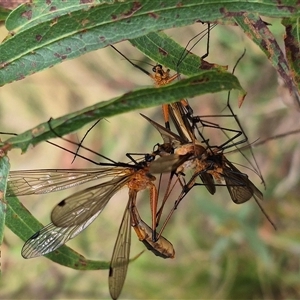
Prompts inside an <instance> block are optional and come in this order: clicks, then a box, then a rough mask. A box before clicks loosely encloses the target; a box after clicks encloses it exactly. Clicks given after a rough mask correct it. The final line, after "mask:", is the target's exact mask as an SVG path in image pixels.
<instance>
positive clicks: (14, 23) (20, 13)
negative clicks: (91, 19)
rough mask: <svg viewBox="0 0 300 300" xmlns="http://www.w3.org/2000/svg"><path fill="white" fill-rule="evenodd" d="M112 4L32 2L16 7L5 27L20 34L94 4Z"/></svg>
mask: <svg viewBox="0 0 300 300" xmlns="http://www.w3.org/2000/svg"><path fill="white" fill-rule="evenodd" d="M104 3H107V4H112V3H114V0H93V1H86V2H85V1H77V0H74V1H61V0H51V1H49V2H48V1H40V0H32V1H31V2H30V3H24V4H23V5H20V6H18V7H17V8H16V9H15V10H14V11H13V12H12V13H11V14H10V16H9V18H8V19H7V21H6V23H5V25H6V28H7V30H9V31H14V32H15V33H16V32H20V31H24V30H26V29H28V28H30V27H33V26H35V25H38V24H40V23H42V22H46V21H50V20H55V18H58V17H61V16H63V15H65V14H66V13H68V14H69V13H72V12H74V11H78V10H83V9H85V10H87V9H89V7H91V6H92V5H95V4H104Z"/></svg>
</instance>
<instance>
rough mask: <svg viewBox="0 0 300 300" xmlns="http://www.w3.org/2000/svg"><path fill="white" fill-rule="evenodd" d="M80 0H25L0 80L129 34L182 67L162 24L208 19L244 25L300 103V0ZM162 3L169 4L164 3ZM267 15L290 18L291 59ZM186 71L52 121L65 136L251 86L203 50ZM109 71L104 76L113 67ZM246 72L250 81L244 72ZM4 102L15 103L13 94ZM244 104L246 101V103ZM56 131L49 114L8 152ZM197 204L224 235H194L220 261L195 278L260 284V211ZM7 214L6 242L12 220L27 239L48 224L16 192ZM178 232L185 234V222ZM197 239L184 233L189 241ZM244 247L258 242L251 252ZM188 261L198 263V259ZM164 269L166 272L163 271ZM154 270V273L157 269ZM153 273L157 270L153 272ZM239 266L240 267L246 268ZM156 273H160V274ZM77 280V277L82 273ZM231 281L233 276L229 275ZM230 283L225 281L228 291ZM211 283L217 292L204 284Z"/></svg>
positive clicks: (70, 256)
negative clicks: (239, 252)
mask: <svg viewBox="0 0 300 300" xmlns="http://www.w3.org/2000/svg"><path fill="white" fill-rule="evenodd" d="M81 2H84V1H78V2H76V3H75V1H69V2H64V1H51V4H50V5H49V4H47V2H46V1H45V2H42V1H33V2H32V3H30V4H29V3H26V4H24V5H21V6H20V7H18V8H17V9H15V10H14V11H12V12H11V13H10V14H9V15H8V17H7V18H6V23H5V26H6V28H7V30H8V31H9V32H8V34H7V36H6V38H5V40H4V41H3V42H2V44H1V45H0V85H1V86H4V85H8V84H10V83H11V82H13V81H16V80H23V79H24V78H25V77H27V76H29V75H31V74H34V73H37V72H40V71H42V70H44V69H47V68H50V67H52V66H54V65H56V64H59V63H61V62H65V61H67V60H69V59H73V58H78V57H79V56H82V55H83V54H85V53H88V52H90V51H94V50H98V49H101V48H104V47H107V46H108V45H110V44H116V43H118V42H120V41H123V40H129V41H130V43H131V44H132V45H133V46H134V47H136V48H137V49H139V51H141V52H142V53H144V54H145V55H146V56H147V57H149V58H150V59H152V60H153V61H155V62H159V63H161V64H163V65H164V66H166V67H169V68H172V69H173V70H177V68H178V66H177V62H178V59H179V58H180V57H181V55H182V53H183V51H184V48H183V47H182V46H180V45H179V44H178V43H176V42H175V41H174V40H173V39H171V38H170V37H169V36H168V35H167V34H165V33H163V32H159V31H160V30H165V29H168V28H175V27H182V26H186V25H190V24H194V23H195V22H200V21H201V22H211V23H217V24H221V25H226V26H232V25H237V26H238V27H240V28H241V29H242V30H243V31H244V33H245V34H246V35H247V36H249V37H250V39H251V40H252V41H253V42H254V43H255V44H256V45H258V47H259V48H260V50H262V52H263V53H264V55H266V56H267V58H268V59H269V61H270V62H271V64H272V65H273V67H274V68H275V69H276V71H277V72H278V74H279V75H280V76H281V78H282V79H283V81H284V83H285V85H286V86H287V89H288V91H289V92H292V93H293V95H294V98H295V99H296V101H297V100H298V101H299V90H300V83H299V78H300V66H299V61H300V57H299V55H300V54H299V53H300V52H299V40H300V36H299V32H300V30H299V16H300V8H299V6H297V1H291V0H290V1H278V3H277V2H275V1H259V2H258V1H213V0H211V1H205V2H203V3H201V2H200V1H198V0H188V1H182V2H181V3H180V4H178V1H175V0H174V1H173V0H170V1H151V0H140V1H122V2H121V1H120V2H119V1H109V0H108V1H100V0H99V1H93V2H91V3H88V4H84V3H81ZM162 3H163V5H161V4H162ZM265 17H271V18H280V19H282V24H283V25H284V26H285V29H286V32H285V34H286V36H285V40H284V43H285V44H284V46H285V50H286V54H287V60H286V59H285V57H284V55H283V53H282V51H281V49H280V47H279V45H278V43H279V41H278V37H275V36H273V34H272V32H271V31H270V30H269V25H268V24H267V23H266V22H264V21H263V20H262V19H261V18H265ZM221 64H222V65H225V64H227V61H224V62H223V61H221ZM199 66H200V68H199ZM180 73H181V74H184V75H187V76H189V77H188V78H187V79H183V80H182V81H178V82H176V83H175V84H172V85H169V86H166V87H162V88H147V89H137V90H134V91H130V92H126V93H125V94H123V95H121V96H118V97H115V98H113V99H110V100H107V101H101V102H98V103H96V104H93V105H87V106H86V107H84V108H80V109H78V110H77V111H73V109H72V111H73V112H71V113H70V112H67V113H65V114H64V115H63V116H61V117H59V118H54V119H53V120H51V127H52V128H53V129H55V131H56V132H57V133H58V134H61V135H64V134H68V133H71V132H73V131H75V130H78V129H79V128H81V127H83V126H84V125H86V124H88V123H90V122H91V121H93V120H96V119H98V118H107V117H112V116H114V115H118V114H122V113H124V112H129V111H131V110H139V109H143V108H148V107H152V106H153V107H154V106H158V105H160V104H162V103H170V102H172V101H175V100H178V99H181V98H190V97H194V96H197V95H203V94H209V93H216V92H220V91H222V90H223V91H228V90H232V89H236V90H238V91H239V92H240V99H242V98H243V95H244V89H243V88H242V86H241V84H240V82H239V80H238V79H237V77H236V76H234V75H232V74H231V73H230V72H228V71H226V69H225V68H224V67H221V66H219V65H216V64H208V63H207V62H205V61H203V60H202V59H201V57H199V56H197V55H194V54H189V55H187V56H186V58H185V59H184V60H183V62H182V64H180ZM98 75H99V74H98ZM102 75H103V80H104V79H105V78H104V77H105V74H104V72H103V73H102ZM29 78H30V77H29ZM239 79H240V80H243V79H242V77H239ZM2 100H3V101H9V100H7V99H2ZM39 101H42V99H40V100H39ZM245 101H246V102H247V101H248V99H247V98H246V100H245ZM239 102H241V100H240V101H239ZM245 105H247V104H246V103H245ZM53 137H54V135H53V131H51V130H50V129H49V124H48V122H45V121H44V122H42V123H40V124H39V125H35V126H33V127H32V129H30V130H24V132H23V133H21V134H19V135H18V136H16V137H12V138H9V139H7V140H6V141H4V142H2V143H1V145H2V146H3V149H4V150H8V149H9V150H10V149H13V148H20V149H21V150H22V151H23V152H25V151H27V150H28V147H29V146H30V145H37V144H38V143H40V142H43V141H46V140H48V139H50V138H53ZM125 151H126V150H125ZM1 162H2V165H3V168H2V170H3V172H4V173H3V175H2V179H5V178H6V177H7V174H8V171H9V168H8V167H7V159H6V157H3V158H1ZM1 191H4V192H5V189H4V188H1ZM197 205H198V206H199V209H200V210H201V211H203V212H204V213H207V215H210V216H212V220H213V221H211V222H212V223H214V225H211V226H213V227H214V228H217V230H219V233H217V234H216V235H218V241H217V242H216V243H215V244H212V242H211V241H210V240H209V238H210V236H206V237H203V236H201V237H202V239H200V238H199V237H197V236H194V237H190V238H191V239H192V238H193V239H194V240H195V241H194V243H195V244H197V247H204V248H212V254H211V255H212V260H213V263H212V265H211V266H210V265H206V267H207V268H215V269H214V271H213V272H211V273H209V272H208V271H206V272H202V273H201V272H198V273H197V271H195V270H194V271H193V272H192V273H193V274H194V276H196V280H195V281H194V282H202V281H203V282H207V280H209V279H208V278H210V277H214V278H210V279H211V282H213V283H214V284H215V285H216V286H219V287H220V289H218V291H217V292H216V295H218V293H219V295H221V296H224V295H226V286H227V295H228V294H230V291H229V290H228V286H229V285H230V276H229V275H226V272H229V273H230V272H231V273H232V274H233V273H236V274H237V275H236V277H235V278H237V279H238V280H237V284H236V285H235V287H239V285H240V286H243V287H244V286H245V284H244V283H242V281H246V282H247V280H249V281H251V282H252V283H253V282H254V281H255V280H257V277H255V278H256V279H255V280H252V279H251V278H247V276H248V274H251V273H253V269H255V268H258V270H256V271H257V272H258V273H260V276H263V275H265V273H266V270H268V268H269V267H270V266H271V265H272V262H273V260H272V258H271V257H270V249H269V248H268V247H267V245H266V243H264V242H262V240H261V237H260V236H259V234H258V230H259V229H261V227H260V225H259V224H260V222H259V221H257V220H253V216H252V215H251V210H250V209H249V208H248V207H247V208H242V209H241V210H240V211H239V212H237V211H234V212H232V211H230V210H229V211H226V210H224V208H223V207H222V206H218V205H217V204H214V203H213V202H208V203H207V199H205V202H204V201H199V203H198V204H197ZM220 207H221V208H220ZM0 220H1V221H0V242H1V240H2V239H1V236H2V235H3V231H4V220H5V222H6V226H7V227H8V228H10V229H11V230H12V231H13V232H14V233H15V234H16V235H18V236H19V237H20V238H21V239H23V240H26V239H27V238H28V237H29V236H30V235H32V234H33V233H34V232H35V231H37V230H38V229H39V228H40V227H41V224H39V222H37V221H36V220H35V219H34V217H33V216H32V215H31V214H30V212H29V211H27V209H26V208H25V207H24V206H23V205H22V204H21V203H20V202H19V201H18V200H17V199H15V198H9V199H7V203H5V202H3V201H0ZM245 220H246V221H245ZM190 221H191V222H190V223H191V225H189V224H188V225H187V226H198V228H199V227H201V228H206V227H208V228H207V230H208V232H212V231H211V229H210V228H209V225H207V224H206V225H205V224H201V223H200V222H199V221H197V218H196V217H195V216H194V217H193V218H191V220H190ZM206 221H207V219H206ZM247 221H248V222H247ZM228 224H229V225H230V226H228ZM229 227H231V230H230V233H229V232H227V230H229V229H228V228H229ZM175 228H176V226H175ZM261 230H263V229H261ZM178 231H179V233H180V230H178ZM193 232H194V231H193ZM220 232H221V234H220ZM179 233H178V234H179ZM194 234H195V233H194ZM187 235H189V234H187ZM190 235H193V233H190ZM188 238H189V237H185V238H184V239H188ZM272 242H273V243H276V242H278V243H280V242H281V240H278V241H276V239H272ZM203 244H205V245H203ZM245 245H249V246H250V248H251V249H252V252H251V251H250V250H249V249H247V246H245ZM181 247H182V248H184V247H183V246H181ZM181 247H179V248H181ZM235 247H242V248H244V251H245V256H244V257H242V256H240V257H238V258H237V259H236V261H235V260H234V259H232V257H231V255H232V254H233V255H234V253H235V250H234V248H235ZM282 247H285V248H286V249H287V251H286V253H288V252H289V251H293V245H290V246H288V245H285V246H282ZM296 247H298V244H297V245H296ZM179 252H180V249H179ZM253 253H254V254H255V255H254V254H253ZM286 253H280V252H278V251H275V252H273V253H272V254H273V255H274V256H275V257H280V258H281V263H282V265H284V264H285V262H284V261H285V260H286V259H287V254H286ZM198 255H199V254H196V259H200V260H201V259H202V258H201V257H200V256H198ZM253 255H254V256H255V259H256V260H257V263H253V265H252V264H248V265H247V266H248V268H249V269H251V271H249V272H247V271H246V270H243V267H242V266H243V265H244V264H246V263H245V262H244V260H247V259H248V258H249V257H251V256H253ZM47 257H49V258H50V259H51V260H53V261H56V262H58V263H60V264H62V265H67V266H69V267H71V268H74V269H84V270H94V269H100V268H107V263H105V262H101V261H93V260H88V259H85V258H84V257H82V256H81V255H80V254H78V253H77V252H75V251H73V250H72V249H70V248H68V247H66V246H64V247H62V248H60V250H59V251H58V252H57V253H55V254H50V255H48V256H47ZM2 259H5V257H4V258H2ZM220 261H222V264H221V265H219V262H220ZM247 261H249V260H247ZM252 261H253V260H252ZM163 263H164V262H163ZM189 263H190V264H195V262H189ZM141 264H142V266H143V264H145V263H144V261H143V258H142V261H141ZM161 264H162V263H161ZM178 264H182V271H181V272H186V271H187V270H189V265H188V264H186V265H185V264H184V262H183V261H180V259H179V261H178ZM204 264H205V262H204ZM168 266H169V267H170V272H171V273H172V271H171V270H172V268H173V269H174V268H175V267H174V266H170V265H168ZM144 267H145V268H146V267H147V265H146V264H145V266H144ZM144 267H142V269H143V268H144ZM160 268H161V265H160ZM160 268H159V269H158V270H157V272H158V273H159V272H160ZM259 268H260V269H259ZM278 268H279V267H278ZM166 269H167V268H166ZM228 270H230V271H228ZM152 271H154V272H155V270H152ZM152 271H151V270H150V271H149V273H150V272H152ZM176 272H178V269H176ZM278 272H279V269H276V268H274V267H273V269H272V272H271V276H270V279H269V280H266V279H264V280H261V281H258V282H257V283H256V284H257V285H256V286H255V288H253V290H249V291H248V293H251V294H252V295H253V297H254V296H257V295H259V296H261V295H262V294H264V295H266V298H267V296H274V294H273V291H274V290H275V288H276V282H277V281H276V280H277V277H278V276H279V274H278ZM145 273H146V272H145ZM212 274H214V275H212ZM239 274H241V275H240V276H239ZM292 274H294V273H292ZM144 275H146V274H144ZM144 275H141V276H144ZM251 275H253V274H251ZM291 276H292V275H291ZM150 277H151V278H152V276H150ZM222 278H225V279H224V282H222ZM74 280H75V281H76V279H74ZM205 280H206V281H205ZM226 280H228V282H229V283H228V282H225V281H226ZM282 280H286V281H287V284H292V282H293V278H286V279H282ZM149 281H151V279H150V280H149ZM220 281H221V284H220ZM201 285H202V284H201ZM260 285H262V286H260ZM221 287H222V288H223V290H222V291H221ZM145 290H148V291H150V290H151V282H147V283H146V285H145ZM212 290H213V289H212ZM241 290H242V289H241ZM203 291H205V292H206V293H210V291H208V288H207V286H206V287H205V284H204V283H203ZM262 291H263V292H262ZM295 294H297V293H295ZM178 295H180V294H178ZM191 295H192V293H191ZM209 295H210V296H209ZM211 295H212V294H207V295H205V294H204V297H211ZM184 296H185V294H181V297H184ZM201 296H202V295H201ZM231 296H232V297H233V298H234V297H235V298H242V297H243V293H242V291H239V290H238V288H236V289H235V290H234V291H233V292H232V294H231ZM137 297H138V296H137Z"/></svg>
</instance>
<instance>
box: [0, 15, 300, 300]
mask: <svg viewBox="0 0 300 300" xmlns="http://www.w3.org/2000/svg"><path fill="white" fill-rule="evenodd" d="M267 21H268V22H270V23H271V24H272V26H270V29H271V30H272V32H273V33H274V34H275V36H276V37H277V38H278V41H280V43H282V37H283V33H284V32H283V27H282V26H281V25H280V23H279V21H275V20H267ZM202 29H203V27H202V25H199V24H197V25H194V26H190V27H185V28H179V29H172V30H168V31H167V33H168V34H169V35H170V36H171V37H173V38H174V39H175V40H176V41H178V42H179V43H180V44H181V45H183V46H184V45H186V43H187V42H188V40H189V39H191V38H192V37H193V36H194V35H195V34H197V33H198V32H200V31H201V30H202ZM5 34H6V32H5V29H4V28H3V27H2V28H1V37H3V38H4V37H5ZM116 46H117V47H118V49H120V50H121V51H122V52H123V53H124V54H125V55H126V56H127V57H129V58H131V59H135V60H140V61H147V60H146V58H145V57H143V55H141V54H140V53H139V52H138V51H137V50H136V49H134V47H132V46H131V45H130V44H129V43H128V42H123V43H120V44H118V45H116ZM205 47H206V41H202V42H201V43H199V44H198V45H197V47H196V48H194V49H193V52H194V53H195V54H197V55H199V56H201V55H203V54H204V53H205V50H204V49H205ZM244 48H245V49H246V56H245V57H244V58H243V60H242V61H241V62H240V64H239V66H238V68H237V70H236V75H237V77H238V78H239V79H240V82H241V84H242V86H243V87H244V89H245V90H246V91H247V92H248V95H247V97H246V99H245V102H244V104H243V106H242V108H240V109H238V107H237V95H234V94H232V95H231V105H232V107H233V108H234V110H235V112H236V113H237V114H238V116H239V119H240V121H241V123H242V125H243V128H244V130H245V131H246V133H247V135H248V137H249V141H250V142H254V141H256V140H257V139H260V140H263V139H265V138H267V137H270V136H273V135H275V134H277V133H284V132H287V131H288V130H292V129H296V128H300V121H299V115H298V111H297V109H296V108H294V106H293V105H292V99H290V97H289V93H288V91H287V90H286V89H285V87H284V85H283V84H282V82H281V81H280V79H278V77H277V74H276V71H275V70H274V69H273V67H272V66H271V65H270V63H269V62H268V60H267V58H266V57H265V56H264V55H263V54H262V53H261V51H260V50H259V49H258V47H256V45H254V43H252V41H251V40H249V39H248V38H247V37H246V36H245V35H244V34H243V32H241V30H239V29H238V28H233V27H225V26H217V27H216V28H215V29H214V30H213V31H212V32H211V39H210V54H209V56H208V58H207V60H208V61H209V62H214V63H218V64H220V65H228V66H229V70H231V69H232V67H233V66H234V64H235V62H236V61H237V59H238V58H239V57H240V55H241V54H242V52H243V50H244ZM152 63H153V62H152ZM154 63H155V62H154ZM143 66H144V67H145V68H148V70H149V71H151V67H148V66H147V65H143ZM152 84H153V83H152V82H151V80H150V78H148V77H147V76H146V75H144V74H142V73H141V72H140V71H139V70H136V69H134V68H133V67H132V66H131V65H129V63H128V62H126V61H125V60H123V59H122V58H121V57H120V56H119V55H118V54H116V53H115V52H114V51H113V50H112V49H110V48H107V49H103V50H99V51H96V52H93V53H89V54H87V55H84V56H82V57H80V58H78V59H75V60H72V61H67V62H64V63H63V64H61V65H58V66H55V67H53V68H51V69H48V70H45V71H42V72H41V73H39V74H34V75H32V76H30V77H27V78H26V79H24V80H22V81H18V82H14V83H12V84H9V85H7V86H4V87H2V88H1V98H2V99H1V102H0V122H1V123H0V125H1V127H0V128H1V131H2V132H15V133H21V132H23V131H25V130H27V129H30V128H33V127H34V126H36V125H37V124H39V123H42V122H45V121H47V120H48V119H49V118H50V117H53V118H56V117H59V116H62V115H64V114H66V113H70V112H72V111H76V110H79V109H82V108H84V107H86V106H88V105H92V104H94V103H96V102H99V101H102V100H108V99H111V98H113V97H115V96H117V95H121V94H123V93H125V92H127V91H130V90H132V89H135V88H141V87H145V86H150V85H152ZM226 98H227V94H226V93H219V94H210V95H206V96H203V97H199V98H195V99H189V102H190V104H191V106H192V107H193V109H194V112H195V115H209V114H219V113H221V112H222V110H223V108H224V107H225V105H226ZM140 112H141V113H143V114H145V115H147V116H149V117H151V118H153V119H154V120H156V121H158V122H160V123H162V117H161V111H160V108H153V109H147V110H143V111H136V112H132V113H128V114H124V115H119V116H117V117H114V118H110V119H107V120H104V121H102V122H100V124H99V125H98V126H97V127H96V129H94V130H92V132H91V133H90V134H89V135H88V137H87V138H86V140H85V146H87V147H89V148H91V149H93V150H95V151H99V152H101V153H102V154H104V155H107V156H109V157H110V158H112V159H114V160H116V161H126V158H125V153H127V152H149V151H151V150H152V147H153V145H154V144H155V143H158V142H161V138H160V136H159V134H158V133H157V132H156V131H155V130H154V129H153V128H151V127H150V125H149V124H148V123H147V122H146V121H145V120H144V119H143V118H142V117H140V116H139V113H140ZM223 113H224V112H223ZM227 119H228V118H226V119H225V118H222V120H220V119H215V120H214V122H217V123H220V122H225V123H222V124H224V125H225V124H226V122H227V121H228V120H227ZM210 120H211V119H210ZM228 122H230V121H228ZM232 124H233V125H234V123H232V122H231V125H229V126H232ZM87 129H88V126H87V127H85V128H83V129H82V130H81V131H79V132H77V133H76V134H73V135H70V136H69V137H68V138H70V139H73V140H74V141H78V140H80V139H81V138H82V137H83V135H84V133H85V131H86V130H87ZM133 137H134V138H133ZM210 138H211V139H213V138H214V137H210ZM2 139H4V140H5V139H6V136H3V135H2ZM298 139H299V136H298V135H293V136H286V137H285V138H284V139H281V140H278V141H271V142H268V143H265V144H263V145H261V146H259V147H256V148H254V152H255V157H256V159H257V161H258V164H259V166H260V170H261V172H262V174H263V176H264V179H265V181H266V184H267V188H266V190H265V191H263V189H264V187H263V185H261V184H260V179H259V178H258V177H257V176H256V175H255V174H254V173H253V172H251V171H250V170H246V171H245V169H242V168H240V167H238V168H240V169H241V171H243V172H247V173H248V174H249V176H250V179H251V180H252V181H253V182H254V183H255V184H256V186H257V187H258V188H259V189H261V190H262V191H263V192H264V198H265V200H264V203H263V207H264V209H265V210H266V212H267V214H268V215H269V216H270V217H271V218H272V220H273V221H274V222H275V223H276V225H277V227H278V229H277V231H275V230H274V229H273V228H272V227H271V225H270V224H269V223H268V222H267V220H266V218H265V217H264V216H263V214H262V213H261V211H260V209H259V208H258V206H257V205H256V204H255V202H254V201H249V202H248V203H245V204H243V205H236V204H234V203H232V201H231V199H230V196H229V194H228V191H227V189H226V188H225V187H224V188H222V187H219V188H218V189H217V193H216V194H215V195H214V196H212V195H210V194H209V193H208V192H207V191H206V189H205V188H203V187H201V186H199V187H195V188H194V189H193V190H192V191H191V192H190V194H189V195H188V196H187V197H186V198H185V200H184V201H183V202H182V203H181V204H180V206H179V207H178V209H177V211H176V212H175V214H174V216H173V218H172V220H171V222H170V224H168V226H167V228H166V230H165V232H164V236H166V237H167V238H168V239H169V240H170V241H171V242H172V243H173V245H174V247H175V250H176V255H175V258H174V259H173V260H162V259H161V258H157V257H155V256H154V255H153V254H152V253H151V252H149V251H146V252H145V253H144V254H143V255H142V256H141V257H140V258H139V259H137V260H136V261H134V262H133V263H131V264H130V266H129V270H128V275H127V279H126V282H125V286H124V288H123V292H122V294H121V298H122V299H129V298H130V299H225V298H227V299H271V298H272V299H287V298H289V299H295V298H299V297H300V285H299V276H300V270H299V252H300V228H299V225H298V224H299V222H298V211H299V203H298V195H299V188H298V182H299V172H298V170H299V167H300V155H299V145H298ZM56 141H57V142H59V143H60V144H61V145H64V146H65V147H67V148H69V149H74V148H75V147H74V146H72V145H69V144H68V143H65V142H62V141H58V139H56V140H55V142H56ZM245 153H246V154H247V152H245ZM9 157H10V162H11V169H12V170H20V169H40V168H84V167H93V165H91V163H89V162H86V161H84V160H81V159H76V160H75V162H74V163H73V164H71V161H72V159H73V156H72V155H70V154H68V153H66V152H64V151H62V150H60V149H58V148H55V147H53V146H51V145H49V144H46V143H42V144H40V145H38V146H36V147H35V148H33V149H30V150H29V151H28V152H27V153H25V154H23V155H21V154H20V151H19V150H14V151H11V152H10V153H9ZM227 157H228V158H229V159H230V160H231V161H233V162H238V161H239V162H240V163H243V164H247V162H245V161H243V160H240V157H241V155H240V154H232V155H231V154H228V156H227ZM74 191H76V189H73V190H66V191H62V192H56V193H53V194H49V195H42V196H30V197H22V198H21V200H22V202H23V203H24V205H25V206H26V207H27V208H28V209H29V210H30V211H31V212H32V213H33V215H34V216H36V217H37V218H38V219H39V220H40V221H41V222H43V223H44V224H46V223H48V222H49V216H50V212H51V209H52V208H53V207H54V205H55V204H56V203H58V202H59V201H60V200H62V199H63V198H64V197H66V196H68V195H70V194H71V193H73V192H74ZM141 195H142V197H140V198H141V200H140V202H139V207H140V208H141V214H142V215H147V214H148V215H149V203H148V200H147V195H146V194H141ZM142 198H144V199H142ZM127 199H128V194H127V190H126V189H124V190H122V191H120V192H119V193H118V194H117V195H116V196H115V197H114V198H113V199H112V200H111V201H110V203H109V204H108V206H107V207H106V208H105V211H104V212H103V213H102V214H101V216H100V217H99V218H98V219H97V220H96V221H95V222H94V223H93V224H92V225H91V226H90V227H89V228H88V229H87V230H85V231H84V232H83V233H82V234H80V235H79V236H78V237H76V238H75V239H74V240H72V241H70V242H69V243H68V245H69V246H71V247H72V248H74V249H75V250H76V251H78V252H80V253H81V254H83V255H84V256H85V257H87V258H89V259H97V260H104V261H108V260H109V259H110V257H111V253H112V249H113V245H114V242H115V239H116V235H117V231H118V226H119V224H120V221H121V217H122V214H123V211H124V208H125V205H126V202H127ZM143 202H144V203H143ZM148 215H147V216H148ZM148 217H149V216H148ZM145 219H146V220H147V221H149V219H147V218H145ZM22 245H23V242H22V241H21V240H20V239H19V238H18V237H17V236H15V235H14V234H13V233H12V232H10V231H9V230H8V229H6V233H5V240H4V244H3V245H2V248H1V268H2V278H1V281H0V299H25V298H27V299H29V298H30V299H58V298H59V299H83V298H84V299H95V298H98V299H109V292H108V284H107V277H108V271H76V270H72V269H68V268H65V267H61V266H60V265H58V264H55V263H53V262H51V261H50V260H48V259H46V258H44V257H41V258H36V259H31V260H24V259H23V258H22V257H21V255H20V251H21V248H22ZM143 249H144V246H143V244H142V243H140V242H139V241H138V240H137V238H136V236H135V234H134V233H132V248H131V255H132V256H134V255H136V254H137V253H139V252H140V251H142V250H143Z"/></svg>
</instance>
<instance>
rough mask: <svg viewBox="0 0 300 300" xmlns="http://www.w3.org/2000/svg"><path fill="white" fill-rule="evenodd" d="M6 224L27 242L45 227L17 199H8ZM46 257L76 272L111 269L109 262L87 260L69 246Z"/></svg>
mask: <svg viewBox="0 0 300 300" xmlns="http://www.w3.org/2000/svg"><path fill="white" fill-rule="evenodd" d="M5 223H6V226H7V227H8V228H9V229H10V230H11V231H12V232H13V233H15V234H16V235H17V236H18V237H20V238H21V239H22V240H23V241H26V240H27V239H28V238H30V237H31V236H32V235H33V234H34V233H36V232H37V231H38V230H40V229H41V228H42V227H43V225H42V224H41V223H39V222H38V221H37V220H36V219H35V218H34V217H33V216H32V215H31V213H30V212H29V211H28V210H27V209H26V208H25V207H24V206H23V205H22V203H21V202H20V201H19V200H18V198H16V197H8V198H7V216H6V221H5ZM45 257H47V258H49V259H50V260H52V261H54V262H57V263H59V264H61V265H63V266H66V267H69V268H72V269H76V270H99V269H108V268H109V262H103V261H95V260H89V259H86V258H85V257H83V256H82V255H81V254H79V253H77V252H75V251H74V250H72V249H70V248H69V247H67V246H62V247H60V248H58V249H57V250H56V251H54V252H52V253H50V254H47V255H45Z"/></svg>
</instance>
